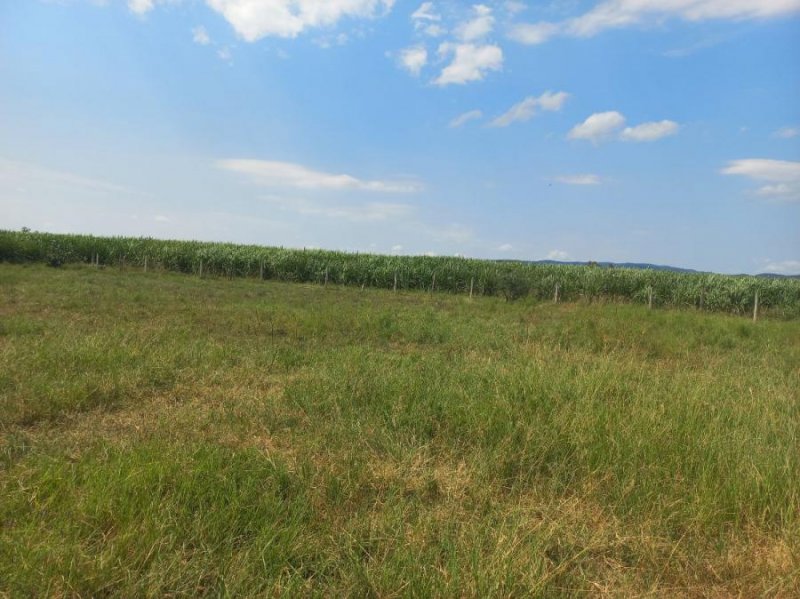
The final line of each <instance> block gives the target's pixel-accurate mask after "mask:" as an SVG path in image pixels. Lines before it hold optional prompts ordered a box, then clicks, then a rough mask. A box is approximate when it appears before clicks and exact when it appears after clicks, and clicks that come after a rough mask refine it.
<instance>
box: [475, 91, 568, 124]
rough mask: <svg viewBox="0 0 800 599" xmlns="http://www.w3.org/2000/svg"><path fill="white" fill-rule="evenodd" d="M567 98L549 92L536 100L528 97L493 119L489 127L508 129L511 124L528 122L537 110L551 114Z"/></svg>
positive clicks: (561, 94)
mask: <svg viewBox="0 0 800 599" xmlns="http://www.w3.org/2000/svg"><path fill="white" fill-rule="evenodd" d="M567 98H569V94H568V93H567V92H556V93H553V92H550V91H546V92H544V93H543V94H542V95H541V96H539V97H538V98H537V97H535V96H528V97H527V98H525V99H524V100H522V101H521V102H518V103H517V104H514V105H513V106H512V107H511V108H509V109H508V110H507V111H506V112H504V113H503V114H501V115H500V116H498V117H497V118H495V119H494V120H493V121H492V122H491V125H492V127H508V126H509V125H510V124H511V123H515V122H525V121H529V120H530V119H532V118H533V117H534V116H535V114H536V110H537V108H538V109H542V110H547V111H551V112H552V111H556V110H561V107H562V106H563V105H564V102H566V101H567Z"/></svg>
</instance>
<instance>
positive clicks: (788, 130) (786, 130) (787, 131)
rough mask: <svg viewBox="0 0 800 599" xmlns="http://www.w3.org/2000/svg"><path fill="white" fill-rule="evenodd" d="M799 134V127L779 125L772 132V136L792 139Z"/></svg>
mask: <svg viewBox="0 0 800 599" xmlns="http://www.w3.org/2000/svg"><path fill="white" fill-rule="evenodd" d="M797 136H800V127H781V128H780V129H778V130H777V131H775V132H774V133H773V134H772V137H777V138H778V139H792V138H794V137H797Z"/></svg>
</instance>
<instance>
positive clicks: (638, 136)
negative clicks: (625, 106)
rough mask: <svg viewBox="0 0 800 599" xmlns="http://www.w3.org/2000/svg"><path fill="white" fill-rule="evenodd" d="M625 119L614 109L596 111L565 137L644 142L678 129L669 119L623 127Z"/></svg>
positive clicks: (673, 132)
mask: <svg viewBox="0 0 800 599" xmlns="http://www.w3.org/2000/svg"><path fill="white" fill-rule="evenodd" d="M625 120H626V119H625V116H624V115H623V114H621V113H619V112H617V111H616V110H612V111H608V112H596V113H595V114H593V115H591V116H589V117H588V118H587V119H586V120H585V121H583V122H582V123H578V124H577V125H575V126H574V127H573V128H572V129H571V130H570V132H569V133H568V134H567V138H568V139H585V140H588V141H591V142H592V143H594V144H598V143H600V142H601V141H608V140H611V139H619V140H622V141H630V142H637V143H644V142H652V141H657V140H659V139H663V138H665V137H669V136H670V135H675V134H676V133H677V132H678V130H679V129H680V125H678V123H676V122H675V121H670V120H663V121H650V122H647V123H641V124H640V125H636V126H634V127H625ZM623 127H625V128H624V129H623Z"/></svg>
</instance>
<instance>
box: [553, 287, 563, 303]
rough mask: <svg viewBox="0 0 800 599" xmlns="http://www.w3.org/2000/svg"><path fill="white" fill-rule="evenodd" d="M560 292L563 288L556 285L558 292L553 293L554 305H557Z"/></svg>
mask: <svg viewBox="0 0 800 599" xmlns="http://www.w3.org/2000/svg"><path fill="white" fill-rule="evenodd" d="M559 291H561V286H560V285H559V284H558V283H556V290H555V291H554V292H553V303H555V304H557V303H558V300H559Z"/></svg>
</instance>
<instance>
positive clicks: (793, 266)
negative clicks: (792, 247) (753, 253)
mask: <svg viewBox="0 0 800 599" xmlns="http://www.w3.org/2000/svg"><path fill="white" fill-rule="evenodd" d="M764 271H765V272H770V273H774V274H777V275H800V260H782V261H779V262H768V263H767V265H766V266H765V267H764Z"/></svg>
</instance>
